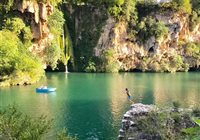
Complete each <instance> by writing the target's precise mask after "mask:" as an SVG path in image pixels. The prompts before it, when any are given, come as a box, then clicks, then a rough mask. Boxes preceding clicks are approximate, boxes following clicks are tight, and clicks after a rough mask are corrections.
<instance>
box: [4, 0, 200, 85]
mask: <svg viewBox="0 0 200 140" xmlns="http://www.w3.org/2000/svg"><path fill="white" fill-rule="evenodd" d="M199 23H200V1H199V0H172V1H166V2H157V1H154V0H151V1H146V0H98V1H97V0H64V1H62V0H3V1H1V3H0V83H1V86H6V85H20V84H31V83H35V82H37V81H38V80H39V79H40V78H41V77H42V76H44V69H46V70H49V69H50V70H58V71H61V70H64V69H65V66H68V68H69V70H70V71H82V72H119V71H135V70H137V71H138V70H139V71H155V72H175V71H188V70H199V65H200V44H199V43H200V32H199V31H200V27H199V25H200V24H199Z"/></svg>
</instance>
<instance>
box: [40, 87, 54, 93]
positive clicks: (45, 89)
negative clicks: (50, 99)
mask: <svg viewBox="0 0 200 140" xmlns="http://www.w3.org/2000/svg"><path fill="white" fill-rule="evenodd" d="M54 91H56V88H50V87H48V88H36V92H45V93H46V92H54Z"/></svg>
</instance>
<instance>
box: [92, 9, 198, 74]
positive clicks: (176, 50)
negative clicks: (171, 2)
mask: <svg viewBox="0 0 200 140" xmlns="http://www.w3.org/2000/svg"><path fill="white" fill-rule="evenodd" d="M149 16H152V17H154V18H155V20H156V21H162V22H163V23H164V25H165V26H166V27H167V28H168V34H167V36H163V37H161V38H159V39H156V37H155V36H154V35H152V36H151V37H149V38H148V39H147V40H146V41H145V42H142V43H141V42H140V41H139V39H138V38H131V37H130V36H129V34H128V25H127V22H125V21H115V20H114V19H112V18H109V19H108V20H107V24H106V25H105V26H104V29H103V32H102V33H101V36H100V38H99V41H98V44H97V46H96V47H95V49H94V52H95V55H96V56H98V57H101V55H103V53H104V52H105V50H108V49H112V51H113V56H114V57H113V58H115V61H116V62H117V63H118V65H119V67H120V68H119V69H120V70H123V71H130V70H135V69H137V70H142V71H170V72H174V71H184V70H187V69H189V68H198V67H199V65H200V63H199V60H200V59H199V58H194V57H192V56H191V55H189V54H188V53H187V52H186V44H187V43H188V42H197V43H200V25H199V24H198V25H197V26H196V27H195V28H194V30H193V31H190V30H189V16H188V15H187V14H185V13H182V12H175V13H174V12H172V11H164V12H162V13H159V12H155V13H150V14H149ZM197 53H199V52H197ZM177 56H180V57H179V58H180V60H179V58H177ZM177 61H181V62H180V63H181V64H180V66H175V65H176V63H179V62H177ZM174 63H175V64H174ZM177 65H179V64H177ZM186 67H188V68H186Z"/></svg>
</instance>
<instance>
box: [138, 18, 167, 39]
mask: <svg viewBox="0 0 200 140" xmlns="http://www.w3.org/2000/svg"><path fill="white" fill-rule="evenodd" d="M167 33H168V28H167V27H166V26H165V25H164V23H163V22H161V21H159V22H157V21H156V20H155V19H154V18H152V17H145V18H143V19H142V20H141V22H139V23H138V25H137V35H138V39H139V40H141V41H142V42H145V41H147V40H148V39H149V38H150V37H151V36H155V38H156V39H159V38H161V37H163V36H165V35H167Z"/></svg>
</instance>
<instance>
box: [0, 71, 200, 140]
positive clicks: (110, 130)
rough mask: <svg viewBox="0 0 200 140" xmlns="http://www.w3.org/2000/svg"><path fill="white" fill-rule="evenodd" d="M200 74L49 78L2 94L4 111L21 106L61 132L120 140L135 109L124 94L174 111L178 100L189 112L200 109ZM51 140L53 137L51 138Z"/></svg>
mask: <svg viewBox="0 0 200 140" xmlns="http://www.w3.org/2000/svg"><path fill="white" fill-rule="evenodd" d="M199 82H200V75H199V73H176V74H169V73H157V74H156V73H119V74H81V73H68V74H65V73H48V74H47V78H46V79H43V80H41V82H40V83H38V84H36V85H31V86H20V87H11V88H10V87H5V88H1V89H0V106H3V107H5V106H6V105H8V104H13V103H15V104H17V105H18V106H19V108H20V109H21V110H22V111H24V112H26V113H28V114H30V115H32V116H40V115H42V114H45V115H47V116H48V117H49V118H54V119H55V124H56V126H55V128H54V130H53V133H52V134H51V135H50V136H49V137H51V136H52V135H53V134H54V133H55V131H56V130H59V129H60V128H63V127H66V128H67V129H68V132H69V133H71V134H73V135H77V137H78V138H79V139H81V140H82V139H88V140H94V139H106V140H109V139H116V137H117V135H118V130H119V127H120V122H121V118H122V116H123V113H125V112H126V110H127V109H128V108H129V106H130V104H131V103H130V102H129V101H128V100H127V96H126V94H124V89H125V88H128V89H129V91H130V94H131V95H132V96H133V98H134V102H142V103H145V104H156V105H159V106H171V104H172V102H173V101H179V102H180V103H181V104H182V105H183V106H184V107H191V106H196V105H199V100H198V99H199V96H200V84H199ZM40 85H48V86H52V87H56V88H57V91H56V92H54V93H50V94H37V93H35V88H36V87H39V86H40ZM48 139H50V138H48Z"/></svg>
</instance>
